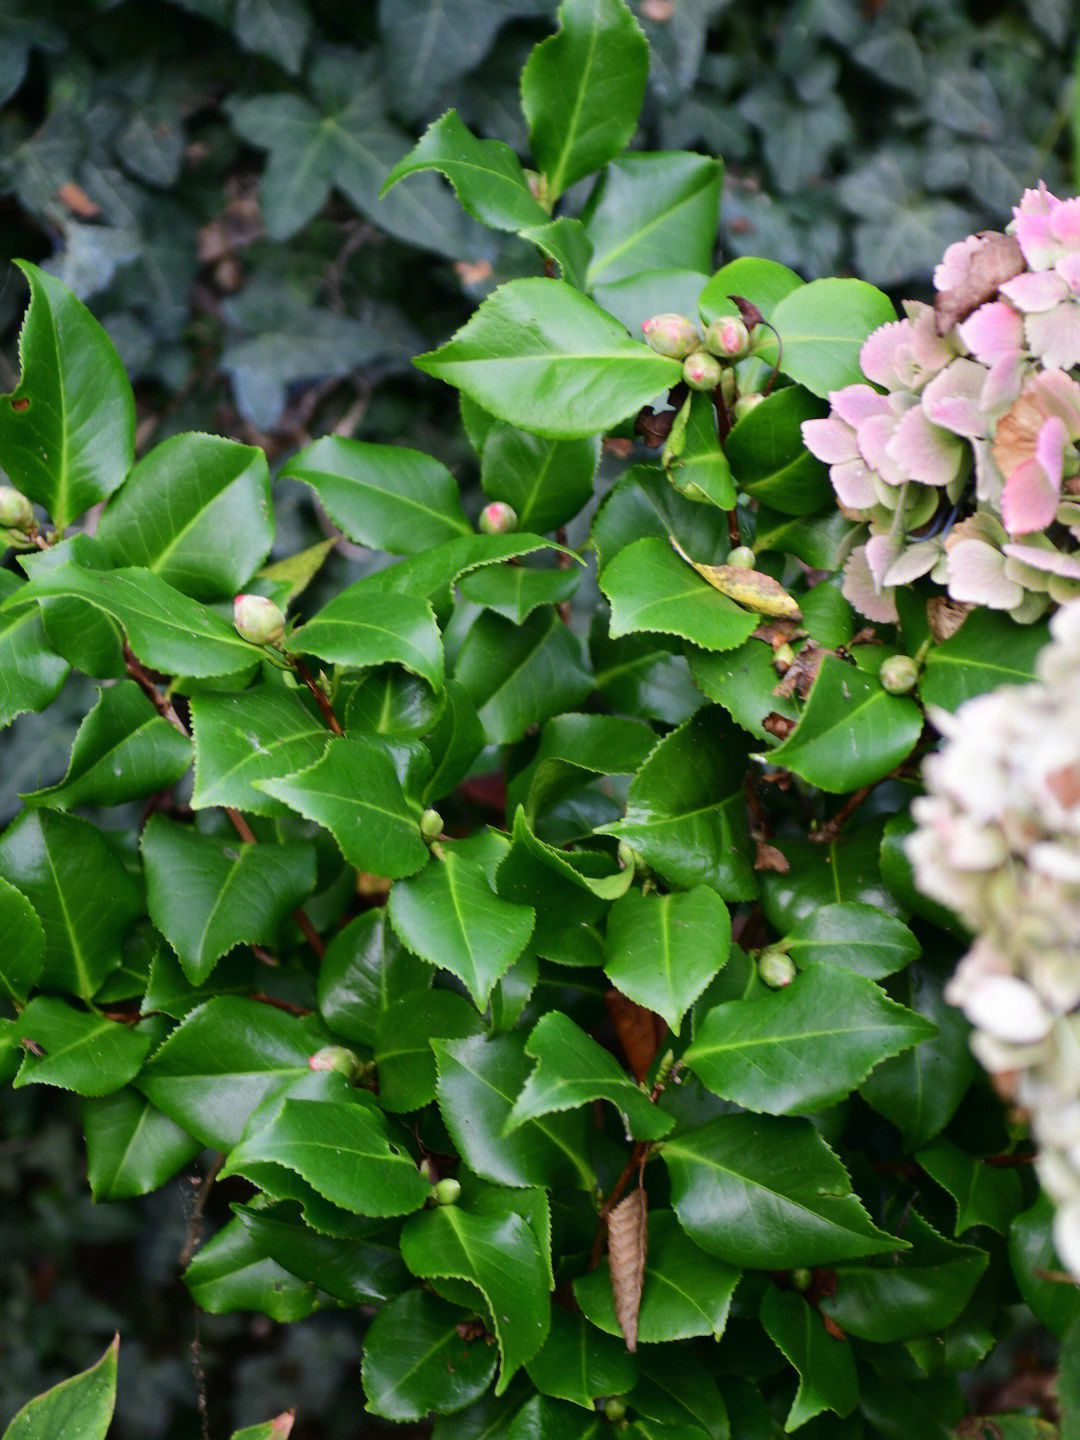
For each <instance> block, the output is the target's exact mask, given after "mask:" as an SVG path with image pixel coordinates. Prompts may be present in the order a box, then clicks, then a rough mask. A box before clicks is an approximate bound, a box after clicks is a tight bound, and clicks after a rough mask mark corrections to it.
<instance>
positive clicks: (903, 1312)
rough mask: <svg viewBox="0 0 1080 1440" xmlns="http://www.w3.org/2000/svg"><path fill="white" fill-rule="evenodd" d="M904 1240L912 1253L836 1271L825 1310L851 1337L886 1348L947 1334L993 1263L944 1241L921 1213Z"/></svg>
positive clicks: (911, 1215) (912, 1214)
mask: <svg viewBox="0 0 1080 1440" xmlns="http://www.w3.org/2000/svg"><path fill="white" fill-rule="evenodd" d="M904 1238H905V1239H906V1240H908V1241H909V1242H910V1248H909V1249H906V1250H905V1251H904V1253H903V1254H900V1255H895V1256H890V1257H889V1258H888V1259H887V1260H882V1261H881V1262H880V1263H879V1264H873V1263H871V1264H869V1265H837V1266H835V1267H834V1268H835V1269H836V1272H837V1284H836V1290H835V1293H833V1294H831V1295H828V1296H824V1297H822V1300H821V1308H822V1310H823V1311H824V1312H825V1314H827V1315H830V1316H831V1317H832V1318H833V1319H834V1320H835V1321H836V1322H837V1324H838V1325H839V1326H840V1327H841V1329H843V1330H844V1331H845V1332H846V1333H847V1334H849V1335H854V1336H856V1337H857V1338H858V1339H860V1340H873V1341H876V1342H878V1343H882V1342H885V1341H890V1340H907V1339H909V1338H913V1337H915V1336H917V1335H925V1334H927V1333H928V1332H934V1331H941V1330H944V1329H945V1327H946V1326H947V1325H951V1324H952V1322H953V1321H954V1320H955V1319H956V1318H957V1316H958V1315H959V1314H960V1312H961V1311H962V1310H963V1308H964V1306H965V1305H966V1304H967V1302H968V1300H969V1299H970V1298H971V1293H972V1291H973V1290H974V1289H975V1286H976V1285H977V1284H978V1281H979V1278H980V1276H981V1275H982V1273H983V1271H984V1270H985V1269H986V1266H987V1264H988V1263H989V1256H988V1255H987V1253H986V1251H985V1250H980V1249H978V1248H976V1247H975V1246H974V1245H956V1244H954V1243H953V1242H952V1241H950V1240H944V1239H942V1237H941V1236H940V1235H939V1234H938V1233H937V1231H936V1230H934V1229H933V1227H932V1226H931V1225H929V1224H928V1223H927V1222H926V1221H925V1220H924V1219H923V1217H922V1216H921V1215H920V1214H919V1213H918V1211H916V1210H910V1211H909V1212H908V1214H907V1223H906V1224H905V1226H904Z"/></svg>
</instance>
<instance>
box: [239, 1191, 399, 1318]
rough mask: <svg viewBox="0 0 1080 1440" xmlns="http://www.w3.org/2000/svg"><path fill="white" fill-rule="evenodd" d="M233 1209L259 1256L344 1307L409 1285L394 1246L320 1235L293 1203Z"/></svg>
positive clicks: (379, 1298) (389, 1295)
mask: <svg viewBox="0 0 1080 1440" xmlns="http://www.w3.org/2000/svg"><path fill="white" fill-rule="evenodd" d="M234 1209H235V1212H236V1216H237V1218H238V1219H239V1221H240V1223H241V1225H243V1227H244V1229H245V1230H246V1231H247V1233H248V1235H249V1236H250V1237H251V1239H252V1240H253V1241H254V1243H255V1245H256V1246H257V1247H258V1248H259V1249H260V1250H261V1251H262V1252H263V1254H265V1255H269V1257H270V1259H271V1260H274V1261H276V1263H277V1264H278V1265H280V1266H281V1267H282V1269H284V1270H287V1271H288V1272H289V1274H290V1275H295V1276H297V1277H298V1278H299V1279H301V1280H306V1281H309V1282H310V1283H311V1284H312V1285H317V1286H318V1287H319V1289H320V1290H323V1291H325V1292H326V1294H328V1295H333V1297H334V1298H335V1300H340V1301H342V1302H343V1303H344V1304H346V1305H363V1304H371V1303H372V1302H373V1301H374V1302H376V1303H380V1302H382V1301H384V1300H389V1299H391V1298H392V1297H393V1296H395V1295H400V1294H401V1293H402V1291H404V1290H407V1289H408V1287H409V1285H410V1284H411V1283H412V1277H411V1276H410V1274H409V1272H408V1270H406V1268H405V1266H404V1264H403V1262H402V1259H401V1256H400V1254H399V1253H398V1250H397V1247H396V1246H393V1247H391V1245H389V1244H385V1243H384V1244H380V1243H378V1241H377V1240H376V1239H372V1240H368V1239H366V1238H361V1237H360V1236H359V1235H357V1236H355V1237H353V1236H349V1237H344V1238H343V1237H341V1236H337V1235H320V1234H319V1233H318V1232H317V1231H315V1230H313V1229H312V1228H311V1227H310V1226H308V1225H305V1224H304V1223H303V1222H302V1221H299V1220H297V1219H296V1218H295V1217H296V1215H297V1213H298V1210H297V1206H296V1205H295V1203H294V1202H288V1201H287V1202H286V1203H285V1204H283V1205H273V1206H265V1207H260V1208H258V1209H256V1208H255V1207H254V1206H247V1205H244V1206H235V1207H234ZM361 1223H364V1222H361ZM367 1223H370V1222H367ZM358 1228H359V1226H358ZM383 1238H384V1240H390V1239H391V1238H392V1237H391V1235H386V1236H384V1237H383Z"/></svg>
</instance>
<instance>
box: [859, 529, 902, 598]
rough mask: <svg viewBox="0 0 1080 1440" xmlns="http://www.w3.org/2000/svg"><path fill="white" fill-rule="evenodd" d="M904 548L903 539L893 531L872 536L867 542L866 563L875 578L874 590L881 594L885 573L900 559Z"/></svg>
mask: <svg viewBox="0 0 1080 1440" xmlns="http://www.w3.org/2000/svg"><path fill="white" fill-rule="evenodd" d="M903 548H904V541H903V537H902V536H900V535H893V534H892V532H891V531H888V532H886V533H885V534H884V535H871V537H870V539H869V540H868V541H867V542H866V563H867V565H868V566H869V569H870V574H871V575H872V576H873V580H874V589H875V590H876V591H877V593H878V594H879V595H880V594H881V587H882V585H883V584H884V583H885V572H886V571H887V570H888V569H889V568H890V566H891V565H892V564H893V563H894V562H895V561H896V560H898V559H899V557H900V555H901V553H902V551H903Z"/></svg>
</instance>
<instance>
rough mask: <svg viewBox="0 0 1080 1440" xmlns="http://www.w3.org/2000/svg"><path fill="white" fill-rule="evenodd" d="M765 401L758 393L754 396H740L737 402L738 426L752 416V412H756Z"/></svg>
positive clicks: (736, 415) (736, 418)
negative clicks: (748, 416) (741, 421)
mask: <svg viewBox="0 0 1080 1440" xmlns="http://www.w3.org/2000/svg"><path fill="white" fill-rule="evenodd" d="M764 399H765V396H764V395H759V394H757V393H755V394H753V395H740V396H739V398H738V400H736V401H735V421H736V424H737V423H738V422H739V421H740V420H742V419H745V417H746V416H747V415H749V414H750V411H751V410H756V409H757V407H758V406H759V405H760V404H761V402H762V401H763V400H764Z"/></svg>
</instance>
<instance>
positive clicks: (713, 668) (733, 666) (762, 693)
mask: <svg viewBox="0 0 1080 1440" xmlns="http://www.w3.org/2000/svg"><path fill="white" fill-rule="evenodd" d="M688 658H689V661H690V673H691V675H693V677H694V683H695V684H696V685H697V686H698V687H699V688H700V689H701V690H703V691H704V693H705V694H706V695H707V696H708V697H709V699H710V700H714V701H715V702H716V703H717V704H718V705H722V706H723V707H724V709H725V710H726V711H727V712H728V714H729V715H730V716H731V718H732V719H733V720H734V721H735V722H736V723H737V724H738V725H741V726H742V728H743V729H744V730H746V731H748V732H749V733H750V734H751V735H756V736H757V737H758V739H759V740H764V741H765V743H766V744H767V745H774V744H775V743H776V737H775V736H773V735H770V734H769V732H768V730H766V729H765V727H764V725H763V724H762V722H763V720H764V719H765V717H766V716H767V715H773V714H778V715H782V716H784V718H785V719H787V720H793V721H794V720H797V719H798V718H799V706H798V704H797V703H796V701H795V700H793V699H789V698H786V697H784V696H780V695H776V694H774V693H773V692H774V691H775V689H776V687H777V685H779V683H780V676H779V674H778V672H777V669H776V666H775V665H774V664H773V649H772V646H771V645H769V644H767V643H766V642H765V641H763V640H755V639H753V638H751V639H749V640H747V641H746V643H745V644H743V645H740V646H739V648H738V649H737V650H729V651H726V652H725V653H724V654H722V655H717V654H710V653H709V652H707V651H705V650H697V649H693V650H690V651H689V652H688Z"/></svg>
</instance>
